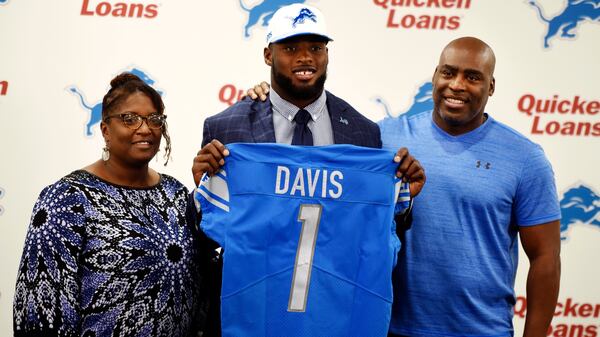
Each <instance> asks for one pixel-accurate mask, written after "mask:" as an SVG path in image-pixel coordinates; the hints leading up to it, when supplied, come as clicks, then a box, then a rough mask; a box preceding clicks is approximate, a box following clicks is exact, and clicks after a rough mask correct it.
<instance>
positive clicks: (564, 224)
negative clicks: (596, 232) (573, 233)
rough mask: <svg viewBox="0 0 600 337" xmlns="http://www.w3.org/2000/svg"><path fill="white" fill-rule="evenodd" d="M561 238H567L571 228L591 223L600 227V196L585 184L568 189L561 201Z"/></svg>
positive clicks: (590, 224)
mask: <svg viewBox="0 0 600 337" xmlns="http://www.w3.org/2000/svg"><path fill="white" fill-rule="evenodd" d="M560 212H561V215H562V219H561V221H560V238H561V239H562V240H565V239H566V238H567V233H568V230H569V228H571V227H572V226H574V225H589V226H594V227H597V228H598V229H600V197H599V196H598V194H597V193H596V192H594V191H593V190H592V189H591V188H590V187H588V186H585V185H583V184H581V185H579V186H576V187H572V188H570V189H568V190H567V191H566V192H565V193H564V195H563V198H562V199H561V201H560Z"/></svg>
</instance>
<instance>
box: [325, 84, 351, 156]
mask: <svg viewBox="0 0 600 337" xmlns="http://www.w3.org/2000/svg"><path fill="white" fill-rule="evenodd" d="M326 94H327V111H329V117H330V118H331V129H332V130H333V142H334V143H335V144H353V143H354V142H352V138H351V136H352V132H351V131H352V127H353V126H352V125H351V123H350V122H351V121H350V120H349V118H348V117H347V116H346V114H345V112H346V106H344V105H342V104H341V102H340V101H339V100H338V99H337V97H335V96H333V95H332V94H330V93H329V92H326Z"/></svg>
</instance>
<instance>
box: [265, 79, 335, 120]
mask: <svg viewBox="0 0 600 337" xmlns="http://www.w3.org/2000/svg"><path fill="white" fill-rule="evenodd" d="M269 99H270V100H271V104H272V106H273V111H275V112H276V113H278V114H280V115H282V116H283V118H285V119H286V120H288V121H289V122H290V123H292V122H293V121H294V116H296V113H298V110H300V108H299V107H297V106H295V105H294V104H292V103H290V102H288V101H286V100H284V99H283V98H281V96H279V95H278V94H277V92H275V90H273V89H272V88H271V92H270V95H269ZM326 102H327V95H326V94H325V90H323V92H322V93H321V96H319V98H317V99H316V100H315V101H314V102H312V103H310V104H309V105H307V106H306V107H305V108H304V110H306V111H308V113H309V114H310V117H311V119H312V120H313V122H316V121H317V120H318V119H319V118H321V117H322V116H323V112H324V111H325V107H326V104H325V103H326Z"/></svg>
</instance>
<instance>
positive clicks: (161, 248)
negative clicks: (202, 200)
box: [13, 170, 208, 336]
mask: <svg viewBox="0 0 600 337" xmlns="http://www.w3.org/2000/svg"><path fill="white" fill-rule="evenodd" d="M188 198H189V195H188V191H187V189H186V188H185V186H183V185H182V184H181V183H180V182H178V181H177V180H176V179H174V178H172V177H170V176H167V175H161V181H160V183H159V184H157V185H156V186H153V187H149V188H130V187H124V186H117V185H114V184H110V183H108V182H106V181H103V180H101V179H100V178H98V177H96V176H94V175H92V174H90V173H88V172H86V171H81V170H80V171H75V172H73V173H71V174H69V175H67V176H66V177H64V178H62V179H61V180H59V181H58V182H57V183H55V184H53V185H50V186H48V187H46V188H45V189H44V190H43V191H42V193H41V194H40V196H39V198H38V200H37V202H36V204H35V207H34V209H33V215H32V218H31V223H30V225H29V230H28V233H27V238H26V241H25V247H24V249H23V256H22V258H21V263H20V266H19V272H18V276H17V285H16V291H15V298H14V308H13V327H14V333H15V336H196V335H197V333H198V331H199V329H200V326H201V324H202V323H203V319H204V315H205V312H206V307H205V306H206V302H205V301H204V298H205V296H204V295H203V293H204V291H203V290H202V288H201V287H202V269H203V266H202V263H203V262H202V261H204V260H206V259H207V256H208V255H207V254H208V253H206V251H208V250H207V247H206V246H207V245H206V242H204V241H203V239H202V237H203V235H202V234H201V233H198V231H197V229H196V226H195V224H196V219H195V211H194V209H193V205H190V204H189V203H188V200H189V199H188Z"/></svg>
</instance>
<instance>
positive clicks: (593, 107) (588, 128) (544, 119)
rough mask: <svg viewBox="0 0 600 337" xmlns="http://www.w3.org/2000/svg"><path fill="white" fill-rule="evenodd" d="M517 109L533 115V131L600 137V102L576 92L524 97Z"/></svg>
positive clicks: (547, 133) (536, 133) (548, 133)
mask: <svg viewBox="0 0 600 337" xmlns="http://www.w3.org/2000/svg"><path fill="white" fill-rule="evenodd" d="M517 108H518V109H519V111H520V112H521V113H524V114H526V115H527V116H529V117H531V134H533V135H547V136H575V137H585V136H591V137H598V136H600V121H598V115H599V113H600V101H599V100H597V99H589V98H585V97H581V96H579V95H575V96H573V97H568V98H563V97H560V96H559V95H552V97H536V96H535V95H532V94H527V95H523V96H521V98H520V99H519V102H518V106H517Z"/></svg>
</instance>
